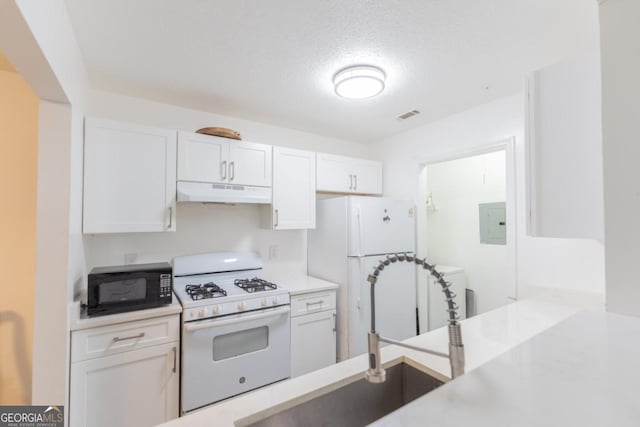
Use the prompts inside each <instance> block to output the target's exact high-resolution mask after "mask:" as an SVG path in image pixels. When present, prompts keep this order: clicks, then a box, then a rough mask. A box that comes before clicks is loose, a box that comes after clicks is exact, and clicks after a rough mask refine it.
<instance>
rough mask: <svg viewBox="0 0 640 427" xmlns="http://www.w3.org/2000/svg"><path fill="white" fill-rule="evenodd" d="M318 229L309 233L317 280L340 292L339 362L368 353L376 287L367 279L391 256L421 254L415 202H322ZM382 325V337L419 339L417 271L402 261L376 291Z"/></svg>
mask: <svg viewBox="0 0 640 427" xmlns="http://www.w3.org/2000/svg"><path fill="white" fill-rule="evenodd" d="M316 209H317V216H316V229H315V230H309V231H308V234H307V239H308V253H307V258H308V259H307V263H308V272H309V274H310V275H311V276H316V277H320V278H322V279H325V280H329V281H332V282H335V283H338V284H339V285H340V288H339V289H338V295H337V297H338V318H337V321H338V359H339V360H344V359H347V358H350V357H354V356H357V355H359V354H362V353H366V351H367V331H368V330H369V327H370V326H369V325H370V319H371V317H370V316H371V314H370V313H371V310H370V307H371V294H370V289H371V285H370V284H369V282H368V281H367V277H368V276H369V274H371V272H372V271H373V269H374V267H375V266H376V265H377V264H378V262H379V261H380V260H381V259H384V258H385V257H386V255H387V254H393V253H404V252H407V253H413V252H414V251H415V218H414V217H415V207H414V204H413V202H411V201H405V200H395V199H390V198H380V197H352V196H349V197H337V198H331V199H324V200H318V202H317V205H316ZM375 292H376V323H377V326H378V329H379V331H378V332H380V334H381V335H384V336H386V337H389V338H394V339H397V340H403V339H407V338H409V337H412V336H415V335H416V329H417V328H416V269H415V266H414V265H411V264H408V263H397V264H395V265H394V266H393V267H391V268H388V269H386V270H384V272H383V273H382V274H381V276H380V280H379V281H378V284H376V287H375Z"/></svg>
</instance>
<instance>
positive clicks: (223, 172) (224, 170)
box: [220, 160, 227, 181]
mask: <svg viewBox="0 0 640 427" xmlns="http://www.w3.org/2000/svg"><path fill="white" fill-rule="evenodd" d="M220 175H221V176H222V180H223V181H224V180H225V179H227V161H226V160H225V161H223V162H222V163H221V164H220Z"/></svg>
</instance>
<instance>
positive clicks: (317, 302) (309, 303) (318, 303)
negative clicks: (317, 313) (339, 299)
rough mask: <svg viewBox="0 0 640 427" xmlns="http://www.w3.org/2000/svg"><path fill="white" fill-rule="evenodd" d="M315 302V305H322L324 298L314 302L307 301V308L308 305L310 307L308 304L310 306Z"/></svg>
mask: <svg viewBox="0 0 640 427" xmlns="http://www.w3.org/2000/svg"><path fill="white" fill-rule="evenodd" d="M316 304H317V305H322V304H324V300H320V301H314V302H308V303H307V308H309V307H310V306H312V305H316Z"/></svg>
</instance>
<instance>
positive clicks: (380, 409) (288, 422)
mask: <svg viewBox="0 0 640 427" xmlns="http://www.w3.org/2000/svg"><path fill="white" fill-rule="evenodd" d="M442 384H443V382H442V381H440V380H438V379H436V378H434V377H432V376H430V375H428V374H426V373H424V372H422V371H420V370H418V369H416V368H414V367H412V366H410V365H408V364H406V363H404V362H401V363H398V364H396V365H394V366H391V367H389V368H387V380H386V381H385V382H383V383H380V384H372V383H370V382H368V381H366V380H365V379H364V378H363V379H361V380H357V381H355V382H353V383H351V384H347V385H345V386H343V387H340V388H338V389H336V390H333V391H330V392H328V393H326V394H323V395H321V396H318V397H315V398H313V399H311V400H308V401H306V402H303V403H300V404H298V405H296V406H293V407H290V408H288V409H284V410H282V411H280V412H277V413H275V414H272V415H270V416H267V417H265V418H263V419H261V420H259V421H256V422H253V423H251V424H245V423H243V422H242V421H240V422H238V423H236V425H238V426H240V425H242V426H250V427H299V426H305V427H312V426H323V427H330V426H336V427H337V426H345V427H355V426H365V425H367V424H370V423H372V422H374V421H375V420H377V419H379V418H382V417H383V416H385V415H387V414H389V413H391V412H393V411H395V410H396V409H398V408H400V407H401V406H403V405H406V404H407V403H409V402H411V401H413V400H415V399H417V398H418V397H420V396H422V395H424V394H426V393H428V392H430V391H431V390H433V389H435V388H437V387H439V386H441V385H442ZM251 418H253V419H255V418H254V417H251Z"/></svg>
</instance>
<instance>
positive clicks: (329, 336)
mask: <svg viewBox="0 0 640 427" xmlns="http://www.w3.org/2000/svg"><path fill="white" fill-rule="evenodd" d="M334 363H336V311H335V310H327V311H321V312H319V313H314V314H306V315H304V316H298V317H293V318H292V319H291V377H296V376H299V375H302V374H306V373H307V372H311V371H314V370H316V369H320V368H324V367H325V366H329V365H332V364H334Z"/></svg>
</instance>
